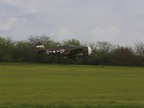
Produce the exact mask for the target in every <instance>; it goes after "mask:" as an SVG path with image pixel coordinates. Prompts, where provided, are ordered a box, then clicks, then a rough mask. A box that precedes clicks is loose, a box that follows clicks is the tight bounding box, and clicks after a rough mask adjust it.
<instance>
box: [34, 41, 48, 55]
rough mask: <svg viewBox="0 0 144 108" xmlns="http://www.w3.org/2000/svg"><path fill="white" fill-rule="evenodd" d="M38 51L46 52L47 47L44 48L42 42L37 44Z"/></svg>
mask: <svg viewBox="0 0 144 108" xmlns="http://www.w3.org/2000/svg"><path fill="white" fill-rule="evenodd" d="M36 49H37V51H38V52H39V53H41V52H45V51H46V48H45V46H44V45H43V44H42V43H41V42H38V43H37V45H36Z"/></svg>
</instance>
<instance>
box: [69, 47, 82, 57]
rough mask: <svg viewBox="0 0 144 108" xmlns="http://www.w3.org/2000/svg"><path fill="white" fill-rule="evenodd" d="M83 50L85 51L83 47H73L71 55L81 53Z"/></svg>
mask: <svg viewBox="0 0 144 108" xmlns="http://www.w3.org/2000/svg"><path fill="white" fill-rule="evenodd" d="M82 51H83V49H82V48H76V49H73V50H72V51H70V54H71V55H75V54H81V53H82Z"/></svg>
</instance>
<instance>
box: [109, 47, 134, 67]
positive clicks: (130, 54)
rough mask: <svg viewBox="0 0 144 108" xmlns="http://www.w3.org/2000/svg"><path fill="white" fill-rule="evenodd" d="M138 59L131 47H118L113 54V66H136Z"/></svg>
mask: <svg viewBox="0 0 144 108" xmlns="http://www.w3.org/2000/svg"><path fill="white" fill-rule="evenodd" d="M135 62H136V57H135V54H134V51H133V50H132V48H130V47H119V46H118V47H117V48H116V49H114V50H113V51H112V53H111V65H112V64H113V65H127V66H128V65H129V66H130V65H135Z"/></svg>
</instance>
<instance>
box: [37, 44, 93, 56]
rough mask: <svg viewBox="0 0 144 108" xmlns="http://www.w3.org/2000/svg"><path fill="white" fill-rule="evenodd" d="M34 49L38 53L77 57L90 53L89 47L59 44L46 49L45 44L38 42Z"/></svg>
mask: <svg viewBox="0 0 144 108" xmlns="http://www.w3.org/2000/svg"><path fill="white" fill-rule="evenodd" d="M36 50H37V52H38V53H39V54H46V55H50V56H52V55H54V56H64V57H79V56H87V55H90V54H91V53H92V49H91V47H82V46H80V47H76V46H60V47H55V48H49V49H46V48H45V46H44V45H43V44H42V43H41V42H38V44H37V45H36Z"/></svg>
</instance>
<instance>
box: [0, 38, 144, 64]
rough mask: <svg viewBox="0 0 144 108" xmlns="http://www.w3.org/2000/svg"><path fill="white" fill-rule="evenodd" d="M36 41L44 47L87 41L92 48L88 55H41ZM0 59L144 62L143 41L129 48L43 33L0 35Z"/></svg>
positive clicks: (76, 62)
mask: <svg viewBox="0 0 144 108" xmlns="http://www.w3.org/2000/svg"><path fill="white" fill-rule="evenodd" d="M39 41H40V42H42V43H43V44H44V45H45V47H46V48H51V47H58V46H62V45H73V46H88V45H89V46H91V48H92V50H93V51H92V54H91V55H90V56H85V57H78V58H75V59H68V58H64V57H56V56H47V55H40V54H38V53H37V52H36V49H35V46H36V44H37V42H39ZM0 62H26V63H49V64H51V63H53V64H82V65H120V66H144V43H143V42H137V43H136V44H135V45H134V47H133V48H132V47H124V46H119V45H112V44H111V43H109V42H100V41H97V42H95V43H89V44H86V43H81V42H80V41H79V40H76V39H70V40H64V41H62V42H56V41H54V40H52V39H51V38H50V37H48V36H45V35H43V36H30V37H29V38H28V40H23V41H14V40H12V39H11V38H8V37H7V38H4V37H1V36H0Z"/></svg>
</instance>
